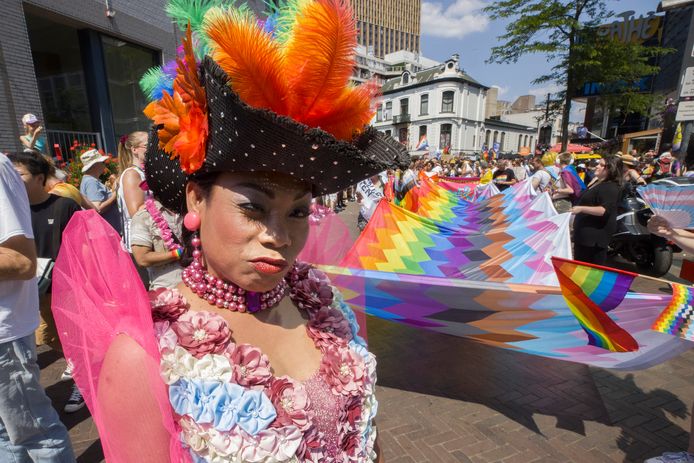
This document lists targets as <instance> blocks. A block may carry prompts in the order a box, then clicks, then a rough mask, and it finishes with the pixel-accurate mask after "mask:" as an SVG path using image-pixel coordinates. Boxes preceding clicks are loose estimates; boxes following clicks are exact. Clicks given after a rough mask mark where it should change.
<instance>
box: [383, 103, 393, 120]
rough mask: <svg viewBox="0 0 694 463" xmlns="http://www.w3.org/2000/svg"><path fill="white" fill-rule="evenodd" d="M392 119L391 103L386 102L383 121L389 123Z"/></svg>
mask: <svg viewBox="0 0 694 463" xmlns="http://www.w3.org/2000/svg"><path fill="white" fill-rule="evenodd" d="M392 117H393V102H392V101H386V111H385V113H384V114H383V120H384V121H389V120H390V119H391V118H392Z"/></svg>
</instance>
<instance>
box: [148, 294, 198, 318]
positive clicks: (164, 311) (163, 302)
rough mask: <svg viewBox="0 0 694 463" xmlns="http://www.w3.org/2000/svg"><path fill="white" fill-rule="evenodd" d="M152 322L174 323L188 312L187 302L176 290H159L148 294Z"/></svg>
mask: <svg viewBox="0 0 694 463" xmlns="http://www.w3.org/2000/svg"><path fill="white" fill-rule="evenodd" d="M148 295H149V303H150V305H151V307H152V318H153V319H154V321H155V322H156V321H159V320H169V321H172V322H174V321H176V320H177V319H178V317H180V316H181V315H183V314H184V313H185V312H186V311H187V310H188V301H186V299H185V298H184V297H183V296H181V293H179V292H178V290H176V289H170V288H159V289H155V290H153V291H150V292H149V293H148Z"/></svg>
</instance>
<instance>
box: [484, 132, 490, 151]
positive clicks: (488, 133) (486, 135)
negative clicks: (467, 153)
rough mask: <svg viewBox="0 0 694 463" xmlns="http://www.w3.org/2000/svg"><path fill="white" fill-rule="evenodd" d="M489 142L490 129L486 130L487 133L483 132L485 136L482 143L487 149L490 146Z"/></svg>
mask: <svg viewBox="0 0 694 463" xmlns="http://www.w3.org/2000/svg"><path fill="white" fill-rule="evenodd" d="M491 143H492V131H491V130H487V133H486V134H485V137H484V144H485V145H486V146H487V149H489V148H491Z"/></svg>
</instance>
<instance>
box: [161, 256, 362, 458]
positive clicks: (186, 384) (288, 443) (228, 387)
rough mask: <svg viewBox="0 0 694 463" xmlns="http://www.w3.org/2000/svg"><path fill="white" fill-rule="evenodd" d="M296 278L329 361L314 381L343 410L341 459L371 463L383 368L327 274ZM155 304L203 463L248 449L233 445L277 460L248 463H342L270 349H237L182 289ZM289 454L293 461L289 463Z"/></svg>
mask: <svg viewBox="0 0 694 463" xmlns="http://www.w3.org/2000/svg"><path fill="white" fill-rule="evenodd" d="M295 273H296V275H297V276H298V278H291V283H290V293H289V295H290V297H291V299H292V301H293V302H294V304H296V306H297V307H299V308H300V309H302V310H305V311H306V313H307V315H308V323H307V326H306V330H307V334H308V335H309V337H310V338H311V339H312V340H313V341H314V343H315V345H316V347H317V348H318V349H319V350H320V351H321V353H322V360H321V364H320V368H319V370H318V372H317V375H314V376H320V378H321V380H322V381H325V383H327V386H328V387H329V390H330V392H331V393H332V395H333V397H334V399H335V401H336V402H338V403H339V404H340V412H339V417H338V420H337V428H338V429H337V432H338V439H337V445H338V447H339V452H340V455H345V456H347V457H349V458H347V459H346V460H344V461H355V462H357V461H369V460H368V459H367V455H369V454H371V453H372V443H373V442H372V441H373V439H374V438H375V433H373V432H372V429H371V418H372V417H373V415H374V414H375V406H374V404H375V399H374V398H373V390H374V386H375V359H374V358H373V356H372V355H371V354H370V353H369V352H368V351H367V350H366V349H365V345H364V343H363V340H361V338H359V337H358V335H356V332H357V330H358V325H356V321H355V320H354V318H353V317H354V315H353V314H352V313H351V311H350V312H345V311H344V310H343V308H342V304H344V303H343V302H342V301H341V298H339V297H335V294H334V292H333V288H332V287H331V286H330V284H329V280H328V278H327V277H326V276H325V274H323V273H322V272H320V271H318V270H316V269H314V268H312V267H311V266H309V265H307V264H298V265H297V266H296V269H295ZM150 302H151V305H152V310H153V317H154V320H155V322H156V323H155V327H156V330H157V333H158V338H159V345H160V350H161V353H162V375H163V377H164V380H165V381H166V383H167V384H169V396H170V399H171V404H172V406H173V408H174V411H175V412H176V414H177V415H179V417H180V420H179V425H180V426H181V427H182V430H183V433H182V434H183V437H184V444H185V445H188V446H189V447H190V448H191V449H192V450H193V456H194V460H195V455H198V456H201V455H202V456H205V455H206V456H207V457H210V456H215V455H222V454H224V453H225V452H226V453H229V452H231V453H235V452H233V450H234V449H236V447H238V446H237V445H236V444H234V445H231V444H229V442H231V440H233V441H234V442H236V443H239V442H241V443H245V445H246V446H248V447H249V448H251V447H253V446H254V445H256V446H257V447H253V448H254V452H256V451H257V452H261V453H263V452H265V453H267V455H268V458H267V459H264V458H256V457H257V455H256V456H255V457H253V458H248V461H334V459H333V458H332V457H329V456H328V455H327V454H326V440H325V436H324V435H323V434H322V433H321V432H319V431H318V430H317V428H316V426H315V423H316V416H315V410H314V406H313V404H312V403H311V401H310V400H309V397H308V395H307V392H306V387H305V386H306V383H307V381H304V382H303V383H302V382H299V381H296V380H294V379H292V378H290V377H288V376H281V377H276V376H274V375H273V372H272V367H271V365H270V362H269V360H268V358H267V356H266V355H265V354H263V353H262V352H261V351H260V349H258V348H257V347H254V346H251V345H248V344H236V343H234V342H233V338H232V330H231V329H230V328H229V326H228V324H227V322H226V320H225V319H224V318H223V317H222V316H220V315H218V314H216V313H213V312H208V311H191V310H189V305H188V303H187V302H186V300H185V299H184V298H183V296H182V295H181V294H180V293H179V292H178V291H177V290H169V289H159V290H156V291H153V292H151V293H150ZM347 310H349V309H347ZM350 315H351V317H350ZM372 435H373V436H372ZM186 436H187V438H186ZM200 436H205V437H204V439H203V440H204V441H205V445H203V444H201V443H200V442H198V440H199V439H198V438H199V437H200ZM229 439H231V440H229ZM222 443H224V445H222ZM253 443H255V444H253ZM230 445H231V447H233V449H230ZM239 445H240V444H239ZM236 453H238V452H236ZM285 454H287V455H285ZM283 455H285V456H287V459H283V458H280V457H282V456H283ZM227 456H229V455H227ZM292 458H294V459H292ZM340 458H342V457H340ZM200 461H214V458H207V459H203V460H200ZM220 461H227V460H224V459H222V460H220ZM240 461H246V459H245V458H243V457H241V458H240ZM339 461H343V460H339Z"/></svg>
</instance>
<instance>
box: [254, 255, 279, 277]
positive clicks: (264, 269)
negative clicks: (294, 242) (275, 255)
mask: <svg viewBox="0 0 694 463" xmlns="http://www.w3.org/2000/svg"><path fill="white" fill-rule="evenodd" d="M251 265H252V266H253V268H255V269H256V270H257V271H258V272H260V273H265V274H268V275H273V274H275V273H279V272H281V271H282V270H284V269H285V268H287V261H286V260H284V259H271V258H269V257H259V258H257V259H253V260H252V261H251Z"/></svg>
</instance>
